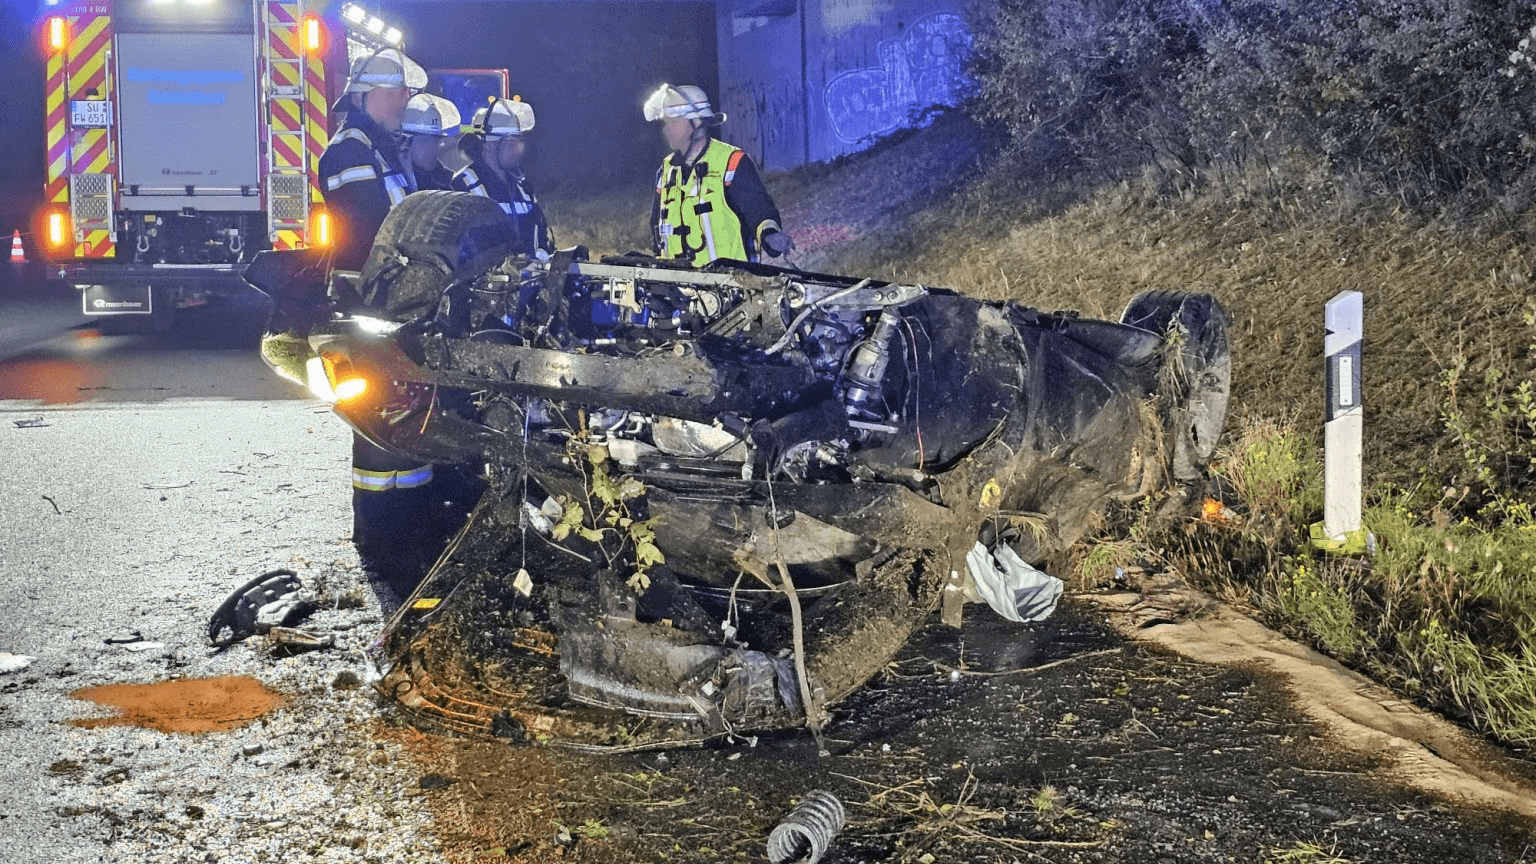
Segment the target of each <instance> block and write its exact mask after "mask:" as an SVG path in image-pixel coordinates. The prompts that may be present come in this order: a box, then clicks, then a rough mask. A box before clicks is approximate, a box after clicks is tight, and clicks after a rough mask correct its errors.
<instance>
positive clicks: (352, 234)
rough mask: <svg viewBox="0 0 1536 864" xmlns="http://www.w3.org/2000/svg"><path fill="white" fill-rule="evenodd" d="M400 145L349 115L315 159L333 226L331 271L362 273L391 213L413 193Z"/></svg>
mask: <svg viewBox="0 0 1536 864" xmlns="http://www.w3.org/2000/svg"><path fill="white" fill-rule="evenodd" d="M401 155H402V154H401V153H400V147H399V143H398V141H397V140H396V138H395V136H394V135H392V134H390V133H389V132H387V131H385V130H384V129H383V127H381V126H379V125H378V124H377V123H375V122H374V121H373V118H371V117H369V116H368V115H367V114H365V113H364V112H362V111H356V110H354V111H351V112H350V113H348V114H347V117H346V119H345V120H344V121H343V122H342V124H341V128H340V129H339V130H337V132H336V135H335V136H334V137H333V138H331V143H330V144H329V145H328V146H327V147H326V148H325V153H323V154H321V156H320V189H321V194H322V195H323V196H324V197H325V204H326V207H327V209H328V210H329V212H330V214H331V219H332V220H333V221H334V223H335V230H336V250H335V253H334V254H333V256H332V258H331V266H332V267H334V268H335V269H337V270H361V269H363V262H365V261H367V260H368V252H369V250H370V249H372V248H373V238H374V235H376V234H378V233H379V226H380V225H382V224H384V217H386V216H388V215H389V211H390V208H392V207H394V206H395V205H396V204H399V203H400V202H401V201H402V200H404V199H405V196H406V195H409V194H410V193H412V192H414V191H416V190H415V187H414V186H413V185H412V182H411V177H410V175H409V174H407V173H406V171H405V166H404V164H403V162H402V159H401Z"/></svg>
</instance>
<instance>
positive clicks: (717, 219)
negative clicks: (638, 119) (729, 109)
mask: <svg viewBox="0 0 1536 864" xmlns="http://www.w3.org/2000/svg"><path fill="white" fill-rule="evenodd" d="M725 117H726V115H724V114H718V113H716V112H715V110H714V108H712V107H711V106H710V104H709V97H708V96H707V95H705V93H704V91H703V90H702V89H700V88H698V87H695V86H693V85H691V84H684V85H681V86H676V87H674V86H673V85H671V84H663V85H661V87H659V88H657V90H656V91H655V92H654V93H652V94H651V95H650V97H649V98H648V99H646V100H645V119H646V121H647V122H651V123H655V122H657V121H660V122H661V124H662V126H661V132H662V137H663V138H665V139H666V142H667V146H668V147H670V148H671V150H672V153H671V154H670V155H668V156H667V158H666V159H665V160H663V161H662V163H661V170H660V171H659V172H657V174H656V198H655V201H654V203H653V204H652V205H651V240H652V242H653V244H654V245H655V248H656V253H657V254H658V255H660V256H661V257H663V258H669V259H679V260H683V261H687V262H689V263H690V264H692V265H693V266H694V267H703V266H705V265H707V264H709V263H711V262H713V261H719V260H721V259H732V260H737V261H757V260H759V257H760V253H761V252H767V253H768V255H769V256H771V257H778V256H780V255H788V254H789V253H791V252H793V251H794V249H795V244H794V242H793V241H792V240H791V239H790V237H789V235H788V234H786V233H784V229H783V228H782V227H780V225H779V210H778V208H777V207H775V206H774V204H773V199H772V198H769V197H768V190H767V189H766V188H764V187H763V180H762V177H761V176H760V175H759V174H758V172H757V165H756V164H754V163H753V161H752V157H750V156H748V155H747V154H746V153H745V152H744V151H742V150H741V149H740V148H737V147H733V146H731V145H729V144H727V143H725V142H724V141H721V140H720V139H719V138H717V137H715V133H716V131H717V130H718V129H719V127H720V124H722V123H724V122H725Z"/></svg>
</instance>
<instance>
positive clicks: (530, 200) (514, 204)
mask: <svg viewBox="0 0 1536 864" xmlns="http://www.w3.org/2000/svg"><path fill="white" fill-rule="evenodd" d="M509 179H510V180H511V182H507V181H506V180H503V179H502V178H501V175H500V174H497V173H496V172H495V171H494V170H493V169H492V168H491V167H490V166H489V165H487V164H485V161H484V160H483V159H476V160H475V161H474V162H471V163H470V164H469V165H466V166H465V167H463V168H461V169H460V170H459V173H457V174H455V175H453V189H454V191H456V192H468V193H470V194H472V195H480V196H483V197H486V198H489V199H491V200H492V201H495V202H496V203H497V204H500V205H501V210H502V212H503V213H506V214H507V218H509V219H511V220H512V224H513V232H514V233H515V235H516V237H517V242H516V245H515V246H514V248H513V250H512V251H513V252H514V253H515V254H519V255H527V256H530V257H533V256H535V255H536V254H537V253H539V252H543V253H545V254H547V255H548V254H554V251H555V240H554V238H553V237H551V236H550V233H549V222H548V221H546V220H545V218H544V208H543V207H541V206H539V199H538V196H536V195H534V194H533V187H532V186H530V185H529V184H528V178H527V177H526V176H524V174H523V172H521V171H518V172H516V173H515V174H512V175H509Z"/></svg>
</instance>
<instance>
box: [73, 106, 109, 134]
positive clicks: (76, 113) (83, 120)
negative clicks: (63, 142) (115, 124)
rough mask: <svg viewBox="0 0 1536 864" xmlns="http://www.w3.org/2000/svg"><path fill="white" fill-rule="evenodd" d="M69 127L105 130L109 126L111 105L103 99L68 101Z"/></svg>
mask: <svg viewBox="0 0 1536 864" xmlns="http://www.w3.org/2000/svg"><path fill="white" fill-rule="evenodd" d="M69 125H70V126H73V127H74V128H76V129H105V128H107V127H108V126H111V125H112V103H110V102H108V101H107V100H105V99H76V100H72V101H70V103H69Z"/></svg>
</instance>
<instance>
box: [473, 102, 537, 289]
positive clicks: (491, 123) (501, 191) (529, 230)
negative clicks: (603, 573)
mask: <svg viewBox="0 0 1536 864" xmlns="http://www.w3.org/2000/svg"><path fill="white" fill-rule="evenodd" d="M533 123H534V119H533V106H532V105H529V104H528V103H527V102H524V101H522V99H521V97H518V96H513V97H512V98H511V99H492V100H491V102H490V104H488V105H486V106H485V107H484V108H481V109H480V110H478V111H476V112H475V117H474V120H473V121H472V122H471V124H470V131H469V132H468V133H467V134H465V135H464V136H462V137H461V138H460V139H459V150H460V151H462V152H463V154H464V157H465V158H466V159H468V160H469V164H468V165H466V166H464V167H463V168H461V169H460V170H459V173H457V174H455V175H453V188H454V189H456V190H458V191H460V192H468V193H470V194H472V195H482V196H484V197H487V198H490V199H491V200H493V201H495V202H496V203H497V204H500V205H501V209H502V210H503V211H505V212H506V214H507V216H508V218H510V219H511V220H512V222H513V225H514V226H515V228H514V230H515V233H516V236H517V245H516V246H515V247H514V248H513V250H512V251H513V252H514V253H516V254H521V255H527V256H530V257H534V258H541V259H542V258H548V257H549V256H550V255H552V254H554V251H555V241H554V238H553V237H551V236H550V233H549V223H548V222H547V221H546V220H545V218H544V208H543V207H540V206H539V199H538V197H537V196H536V195H534V194H533V187H531V186H530V185H529V184H528V178H527V177H526V176H525V175H524V174H523V153H524V152H525V151H526V150H527V141H526V136H527V135H528V133H529V132H530V131H532V129H533Z"/></svg>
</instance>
